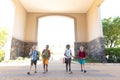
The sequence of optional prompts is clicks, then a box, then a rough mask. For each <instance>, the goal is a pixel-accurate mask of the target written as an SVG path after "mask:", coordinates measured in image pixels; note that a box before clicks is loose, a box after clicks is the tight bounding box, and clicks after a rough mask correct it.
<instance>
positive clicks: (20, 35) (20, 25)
mask: <svg viewBox="0 0 120 80" xmlns="http://www.w3.org/2000/svg"><path fill="white" fill-rule="evenodd" d="M13 2H14V5H15V19H14V27H13V37H14V38H16V39H18V40H22V41H24V35H25V33H24V32H25V27H26V15H27V12H26V10H25V9H24V8H23V6H22V5H21V4H20V2H19V0H13Z"/></svg>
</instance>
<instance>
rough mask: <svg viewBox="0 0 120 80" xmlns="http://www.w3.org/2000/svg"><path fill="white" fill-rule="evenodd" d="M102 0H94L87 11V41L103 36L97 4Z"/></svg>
mask: <svg viewBox="0 0 120 80" xmlns="http://www.w3.org/2000/svg"><path fill="white" fill-rule="evenodd" d="M102 1H103V0H95V2H94V3H93V5H92V6H91V7H90V9H89V10H88V12H87V41H88V42H89V41H91V40H94V39H96V38H98V37H103V35H102V30H101V28H102V27H101V23H100V17H99V16H100V15H99V14H100V13H99V6H100V4H101V3H102Z"/></svg>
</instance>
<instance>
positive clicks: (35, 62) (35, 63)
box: [34, 60, 37, 73]
mask: <svg viewBox="0 0 120 80" xmlns="http://www.w3.org/2000/svg"><path fill="white" fill-rule="evenodd" d="M34 65H35V73H37V71H36V69H37V60H35V61H34Z"/></svg>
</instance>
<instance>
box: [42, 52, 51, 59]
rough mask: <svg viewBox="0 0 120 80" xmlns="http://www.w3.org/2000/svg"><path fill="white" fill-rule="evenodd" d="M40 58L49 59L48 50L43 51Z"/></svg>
mask: <svg viewBox="0 0 120 80" xmlns="http://www.w3.org/2000/svg"><path fill="white" fill-rule="evenodd" d="M42 57H43V58H49V57H50V52H49V50H44V51H43V55H42Z"/></svg>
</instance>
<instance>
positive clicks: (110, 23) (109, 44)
mask: <svg viewBox="0 0 120 80" xmlns="http://www.w3.org/2000/svg"><path fill="white" fill-rule="evenodd" d="M102 26H103V35H104V38H105V47H106V48H115V47H119V46H120V17H115V18H111V17H110V18H108V19H103V20H102Z"/></svg>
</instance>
